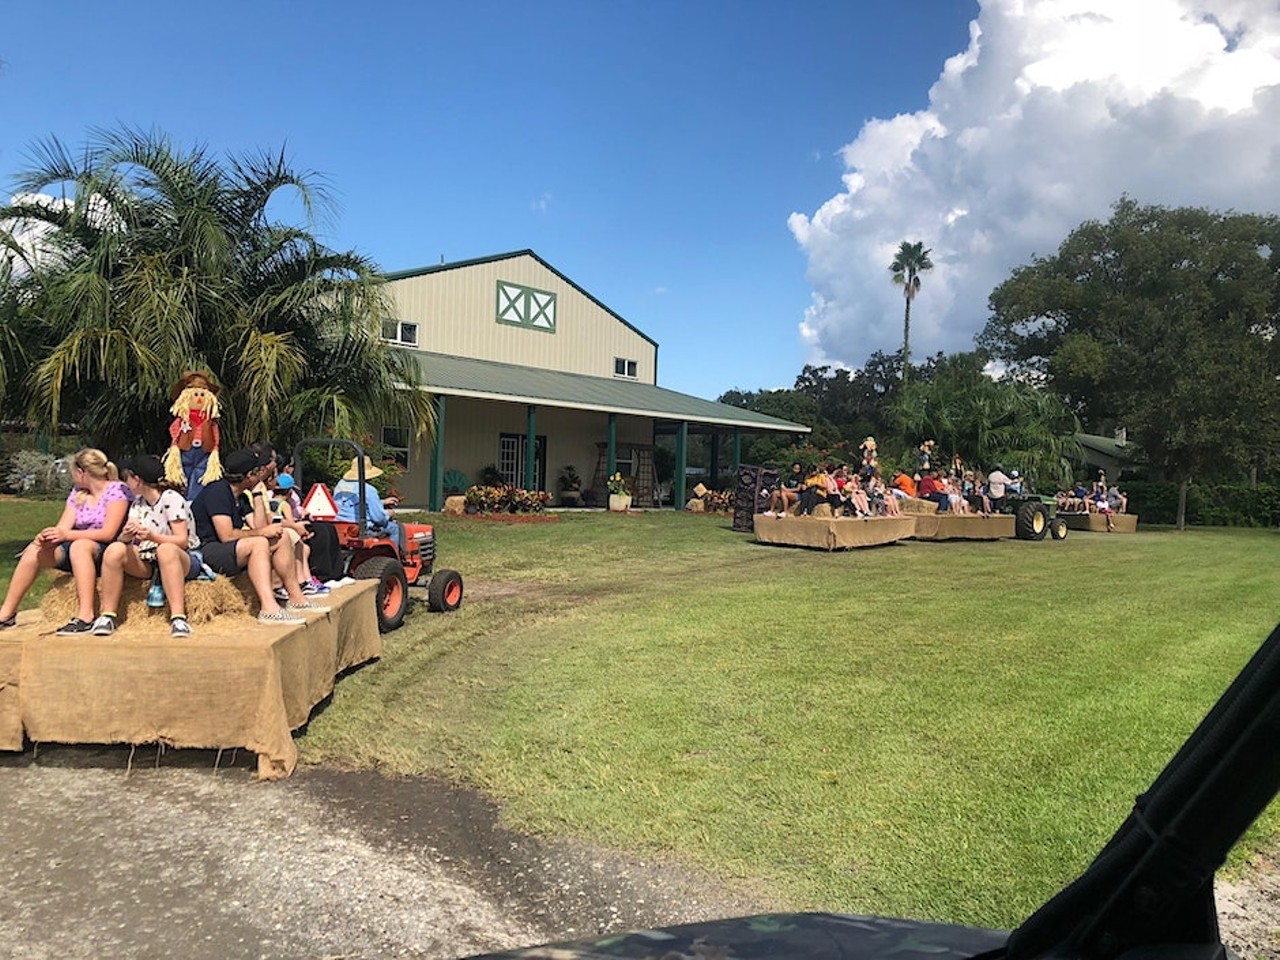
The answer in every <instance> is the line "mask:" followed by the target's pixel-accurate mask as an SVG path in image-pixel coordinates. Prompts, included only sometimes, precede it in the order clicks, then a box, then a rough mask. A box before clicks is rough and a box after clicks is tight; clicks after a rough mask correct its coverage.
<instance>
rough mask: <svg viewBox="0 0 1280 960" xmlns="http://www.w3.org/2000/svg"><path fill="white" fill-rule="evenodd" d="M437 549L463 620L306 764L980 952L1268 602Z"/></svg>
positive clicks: (802, 562)
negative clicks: (922, 925)
mask: <svg viewBox="0 0 1280 960" xmlns="http://www.w3.org/2000/svg"><path fill="white" fill-rule="evenodd" d="M9 506H10V505H9V504H3V505H0V511H5V517H6V521H7V520H8V515H7V511H8V508H9ZM51 509H52V510H53V512H54V514H55V515H56V510H57V505H53V506H52V507H51ZM42 522H48V521H42ZM780 522H785V521H780ZM33 523H34V526H33V527H32V529H34V528H35V527H37V526H39V525H40V523H39V522H34V521H33ZM4 529H5V530H6V531H9V530H12V529H14V525H13V524H11V523H9V522H6V523H5V525H4ZM437 531H438V535H439V552H440V560H441V563H442V565H444V566H450V567H456V568H457V569H459V570H460V571H461V572H462V574H463V576H464V578H465V579H466V582H467V590H468V596H467V598H466V600H465V601H464V604H463V607H462V609H461V610H459V611H458V612H457V613H455V614H452V615H433V614H428V613H426V612H425V610H418V609H415V611H414V612H413V613H412V614H411V616H410V618H409V619H408V620H407V621H406V624H405V626H404V627H403V628H402V629H401V630H399V631H397V632H396V633H394V634H390V635H388V636H387V637H386V644H385V651H384V656H383V658H382V659H381V660H380V661H379V662H377V663H376V664H372V665H370V666H368V667H366V668H364V669H361V670H359V671H356V672H355V673H353V674H351V675H349V676H347V677H346V678H344V679H343V680H342V681H341V683H340V684H339V685H338V687H337V690H336V691H335V694H334V697H333V700H332V702H331V703H330V704H329V705H328V706H327V707H326V709H324V710H323V711H322V712H321V713H319V714H318V715H317V716H316V717H315V718H314V719H313V720H312V722H311V723H310V725H309V727H308V729H307V733H306V735H305V736H304V737H302V738H301V739H300V741H299V747H300V749H301V751H302V758H303V762H305V763H322V762H327V763H335V764H341V765H343V766H349V767H378V768H380V769H383V770H387V771H390V772H398V773H427V772H430V773H436V774H443V775H446V776H451V777H454V778H457V779H459V780H464V781H466V782H468V783H471V784H474V785H477V786H480V787H482V788H484V789H486V790H488V791H490V792H491V793H492V794H493V795H494V796H496V797H497V798H499V799H500V800H501V801H502V803H503V811H504V817H505V819H506V821H507V822H508V823H509V824H511V825H513V826H517V827H520V828H523V829H529V830H535V831H539V832H543V833H548V834H555V835H571V836H578V837H583V838H587V839H590V840H593V841H597V842H604V843H608V844H612V845H616V846H620V847H626V848H631V849H634V850H638V851H644V852H646V853H658V854H671V855H675V856H678V857H680V858H683V859H685V860H687V861H690V862H694V863H699V864H702V865H704V866H707V867H709V868H710V869H712V870H713V871H715V872H716V873H717V874H718V875H720V876H722V877H725V878H726V879H728V880H730V881H735V882H740V883H742V884H743V885H744V886H750V887H751V888H753V889H763V890H764V891H765V892H766V894H767V895H768V896H771V897H774V898H776V899H777V900H779V901H781V902H783V903H785V904H788V905H790V906H792V907H795V908H821V909H833V910H851V911H857V912H871V913H889V914H897V915H906V916H917V917H929V918H937V919H945V920H950V921H957V922H968V923H978V924H987V925H994V926H1008V925H1011V924H1014V923H1016V922H1018V921H1019V920H1020V919H1022V918H1023V916H1025V914H1026V913H1027V912H1028V911H1029V910H1030V909H1032V908H1033V907H1034V906H1036V905H1037V904H1038V903H1039V902H1040V901H1041V900H1043V899H1044V898H1045V897H1046V896H1048V895H1049V894H1051V893H1053V892H1054V891H1055V890H1056V889H1057V888H1058V887H1059V886H1060V885H1061V884H1062V883H1063V882H1064V881H1066V880H1067V879H1069V878H1070V877H1071V876H1073V875H1074V874H1075V873H1076V872H1078V871H1079V869H1080V868H1082V867H1083V866H1084V865H1085V863H1086V861H1087V860H1088V859H1089V857H1091V855H1092V854H1093V853H1094V852H1095V851H1096V850H1097V848H1098V847H1099V846H1100V844H1101V843H1102V842H1103V841H1104V840H1105V838H1106V837H1107V836H1109V835H1110V834H1111V832H1112V831H1113V830H1114V829H1115V827H1116V826H1117V825H1118V824H1119V823H1120V822H1121V820H1122V819H1123V818H1124V816H1125V815H1126V813H1127V812H1128V810H1129V808H1130V806H1131V805H1132V802H1133V798H1134V796H1135V795H1136V794H1137V793H1138V792H1139V791H1140V790H1142V789H1143V788H1144V787H1145V786H1146V785H1147V784H1148V783H1149V781H1150V780H1151V778H1152V777H1153V776H1154V775H1155V774H1156V773H1157V772H1158V771H1159V769H1160V768H1161V767H1162V766H1163V765H1164V763H1165V762H1166V760H1167V759H1168V758H1169V757H1170V756H1171V755H1172V753H1173V751H1174V749H1175V748H1176V747H1177V745H1178V744H1179V743H1180V742H1181V741H1182V739H1183V738H1184V737H1185V736H1186V735H1187V733H1189V732H1190V730H1191V729H1192V728H1193V727H1194V726H1195V724H1196V723H1197V722H1198V721H1199V720H1200V718H1201V717H1202V716H1203V715H1204V713H1205V712H1206V711H1207V709H1208V708H1209V706H1210V705H1211V704H1212V702H1213V701H1214V700H1215V699H1216V698H1217V696H1218V694H1219V693H1220V692H1221V691H1222V690H1223V689H1224V688H1225V686H1226V685H1227V683H1228V682H1229V681H1230V679H1231V678H1232V677H1233V676H1234V675H1235V673H1236V672H1237V671H1238V670H1239V669H1240V667H1241V666H1242V665H1243V664H1244V662H1245V661H1246V660H1247V659H1248V657H1249V656H1250V654H1251V653H1252V651H1253V650H1254V649H1255V648H1256V647H1257V645H1258V644H1259V643H1260V642H1261V641H1262V640H1263V639H1264V637H1265V636H1266V634H1267V632H1268V631H1269V630H1270V629H1271V628H1272V627H1273V626H1274V625H1275V622H1276V611H1275V606H1274V599H1273V598H1274V597H1275V596H1276V595H1277V592H1278V591H1277V588H1280V570H1277V567H1276V565H1275V564H1274V562H1273V557H1274V555H1275V551H1276V548H1277V546H1278V545H1280V534H1277V533H1276V532H1275V531H1269V530H1268V531H1258V530H1237V531H1227V530H1194V531H1190V532H1187V533H1182V534H1178V533H1174V532H1168V531H1162V532H1143V533H1139V534H1137V535H1134V536H1107V535H1105V534H1083V533H1074V534H1072V535H1071V537H1069V538H1068V539H1067V540H1066V541H1064V542H1061V543H1054V542H1050V541H1045V542H1043V543H1025V542H1021V541H997V542H987V543H907V544H902V545H898V546H893V547H885V548H877V549H871V550H860V551H852V552H848V553H840V554H825V553H818V552H813V551H803V550H794V549H784V548H776V547H763V546H760V545H757V544H755V543H753V542H752V540H751V538H750V537H749V536H745V535H742V534H736V533H733V532H732V531H731V530H730V529H729V527H728V523H727V521H726V520H724V519H722V518H714V517H699V516H692V515H681V514H675V513H671V512H664V513H650V514H643V515H627V516H616V515H607V514H588V515H570V516H565V517H564V518H563V519H562V520H561V521H559V522H556V523H539V524H512V525H508V524H503V523H494V522H486V521H479V520H474V519H470V518H449V517H442V518H437ZM19 546H20V544H19ZM12 552H13V551H9V553H10V554H11V553H12ZM3 572H4V571H3V570H2V569H0V574H2V573H3ZM1275 827H1276V824H1275V818H1274V816H1272V815H1269V816H1268V818H1267V819H1266V820H1265V821H1264V823H1263V824H1262V829H1261V830H1259V831H1258V832H1257V833H1256V834H1255V839H1257V840H1262V839H1266V838H1269V837H1270V836H1271V835H1272V834H1273V833H1274V831H1275Z"/></svg>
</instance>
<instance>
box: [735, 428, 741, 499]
mask: <svg viewBox="0 0 1280 960" xmlns="http://www.w3.org/2000/svg"><path fill="white" fill-rule="evenodd" d="M741 466H742V428H741V427H734V428H733V484H734V487H735V488H736V487H737V485H738V468H739V467H741Z"/></svg>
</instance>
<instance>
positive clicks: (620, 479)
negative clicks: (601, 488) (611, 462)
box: [606, 473, 630, 495]
mask: <svg viewBox="0 0 1280 960" xmlns="http://www.w3.org/2000/svg"><path fill="white" fill-rule="evenodd" d="M606 483H607V485H608V487H609V492H610V493H612V494H622V495H625V494H627V493H629V492H630V491H628V490H627V478H626V477H624V476H623V475H622V474H621V473H615V474H614V475H613V476H611V477H610V478H609V479H608V480H607V481H606Z"/></svg>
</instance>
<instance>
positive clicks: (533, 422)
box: [524, 403, 538, 490]
mask: <svg viewBox="0 0 1280 960" xmlns="http://www.w3.org/2000/svg"><path fill="white" fill-rule="evenodd" d="M537 482H538V408H537V407H536V406H534V405H533V404H532V403H531V404H529V413H528V418H527V421H526V425H525V444H524V488H525V489H526V490H533V489H534V487H535V486H536V484H537Z"/></svg>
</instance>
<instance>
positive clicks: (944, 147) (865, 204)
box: [788, 0, 1280, 366]
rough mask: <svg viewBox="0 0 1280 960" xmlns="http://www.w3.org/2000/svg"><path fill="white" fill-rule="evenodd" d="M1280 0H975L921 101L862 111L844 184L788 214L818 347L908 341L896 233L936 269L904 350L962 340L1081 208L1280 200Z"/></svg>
mask: <svg viewBox="0 0 1280 960" xmlns="http://www.w3.org/2000/svg"><path fill="white" fill-rule="evenodd" d="M1278 121H1280V4H1277V3H1275V2H1267V3H1265V4H1264V3H1261V2H1259V0H1124V2H1123V3H1121V2H1116V0H982V9H981V13H980V14H979V17H978V19H977V20H976V21H974V23H972V24H971V25H970V43H969V47H968V48H967V49H966V50H965V51H964V52H962V53H959V54H957V55H956V56H954V57H951V58H950V59H949V60H948V61H947V62H946V63H945V64H944V66H943V68H942V70H941V72H940V75H939V78H938V80H937V81H936V83H935V84H934V86H933V88H932V89H931V90H930V93H929V109H927V110H923V111H920V112H918V113H914V114H909V115H908V114H904V115H899V116H897V117H893V118H892V119H889V120H882V119H875V120H871V121H868V122H867V123H866V124H864V125H863V127H862V130H861V131H860V132H859V133H858V136H857V137H856V138H855V139H854V140H853V142H851V143H849V144H848V145H846V146H845V147H844V148H843V150H842V151H841V155H842V157H843V159H844V162H845V168H846V169H845V174H844V176H843V190H842V191H841V192H840V193H838V194H836V195H835V196H833V197H832V198H831V199H830V200H828V201H827V202H826V203H824V204H823V205H822V206H821V207H820V208H819V209H818V210H817V211H816V212H814V213H813V214H812V215H810V216H806V215H804V214H800V213H793V214H792V215H791V217H790V218H789V220H788V224H789V226H790V227H791V230H792V233H793V234H794V235H795V238H796V240H797V242H798V243H799V244H800V246H801V247H802V248H803V250H804V251H805V253H806V255H807V256H808V259H809V268H808V278H809V281H810V283H811V285H812V287H813V300H812V303H811V305H810V306H809V308H808V310H807V311H806V314H805V318H804V320H803V322H802V323H801V324H800V327H799V330H800V336H801V339H802V341H803V342H804V343H805V344H806V345H807V347H808V349H809V352H810V359H811V360H812V361H814V362H830V363H842V364H845V365H851V366H859V365H861V364H862V363H863V361H865V359H866V357H867V356H868V355H869V354H870V353H871V352H872V351H874V350H877V349H879V350H886V351H892V350H896V349H899V348H900V347H901V342H902V292H901V288H899V287H894V286H893V285H891V283H890V273H889V269H888V266H889V263H890V261H891V260H892V259H893V253H894V251H895V250H896V249H897V246H898V244H899V243H900V242H901V241H902V240H910V241H913V242H914V241H923V242H924V245H925V246H926V247H929V248H931V250H932V253H931V259H932V260H933V262H934V264H935V269H934V270H932V271H931V272H930V273H928V274H926V275H925V277H924V278H923V287H922V290H921V292H920V295H919V296H918V297H916V299H915V301H914V303H913V304H912V309H911V343H912V349H911V352H912V356H913V357H914V358H915V359H916V360H920V359H922V358H923V357H924V356H926V355H927V354H931V353H933V352H935V351H937V350H946V351H948V352H951V351H956V350H965V349H970V348H971V346H972V342H973V335H974V334H975V333H976V332H978V331H979V330H980V329H981V328H982V325H983V323H984V322H985V320H986V316H987V308H986V303H987V296H988V294H989V293H990V292H991V290H992V288H993V287H994V286H995V285H996V284H997V283H999V282H1000V281H1001V280H1003V279H1004V278H1005V277H1007V276H1008V274H1009V271H1010V269H1012V268H1013V267H1014V266H1016V265H1018V264H1021V263H1026V262H1027V261H1028V260H1029V259H1030V258H1031V256H1032V255H1033V254H1040V255H1045V254H1050V253H1053V252H1054V251H1055V250H1056V249H1057V247H1058V244H1059V243H1060V242H1061V241H1062V240H1063V238H1064V237H1065V236H1066V234H1067V232H1068V231H1070V230H1071V228H1073V227H1075V226H1076V225H1077V224H1079V223H1080V222H1081V221H1083V220H1086V219H1090V218H1105V217H1106V216H1107V215H1108V212H1109V208H1110V205H1111V204H1112V203H1113V202H1114V201H1115V200H1116V199H1117V198H1118V197H1119V196H1120V195H1121V194H1122V193H1128V194H1129V195H1130V196H1132V197H1133V198H1134V199H1136V200H1138V201H1139V202H1142V203H1162V204H1169V205H1183V204H1191V205H1197V206H1200V205H1203V206H1209V207H1215V208H1220V209H1227V208H1234V209H1237V210H1249V211H1263V210H1265V211H1277V210H1280V122H1278Z"/></svg>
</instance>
